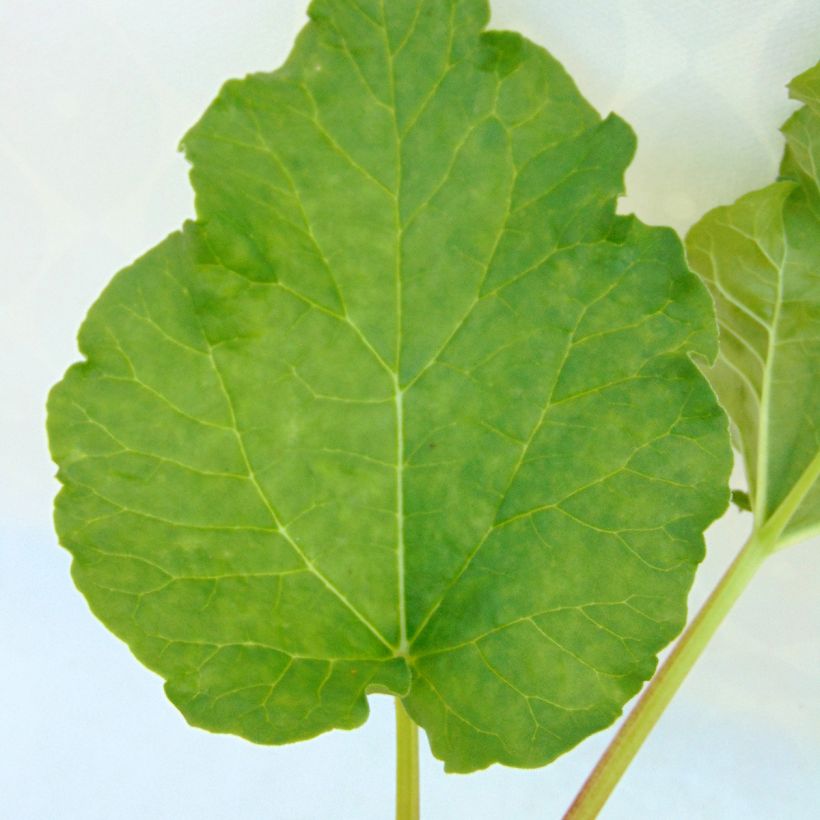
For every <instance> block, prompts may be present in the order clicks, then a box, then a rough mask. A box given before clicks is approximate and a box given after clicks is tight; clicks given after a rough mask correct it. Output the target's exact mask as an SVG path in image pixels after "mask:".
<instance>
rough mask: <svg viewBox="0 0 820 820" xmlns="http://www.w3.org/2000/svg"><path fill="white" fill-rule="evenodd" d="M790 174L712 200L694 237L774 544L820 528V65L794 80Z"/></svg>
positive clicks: (722, 367) (724, 370) (763, 523)
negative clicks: (726, 200)
mask: <svg viewBox="0 0 820 820" xmlns="http://www.w3.org/2000/svg"><path fill="white" fill-rule="evenodd" d="M790 89H791V94H792V97H794V98H795V99H797V100H800V101H802V102H803V103H805V105H804V106H803V107H801V108H800V109H799V110H798V111H796V112H795V113H794V114H793V115H792V116H791V117H790V119H789V120H788V121H787V122H786V124H785V125H784V127H783V133H784V135H785V137H786V151H785V155H784V159H783V164H782V168H781V178H780V181H778V182H775V183H773V184H771V185H769V186H767V187H766V188H762V189H761V190H758V191H753V192H752V193H749V194H746V195H745V196H743V197H741V198H740V199H739V200H738V201H737V202H735V203H734V204H733V205H728V206H724V207H721V208H716V209H715V210H713V211H710V212H709V213H708V214H707V215H706V216H705V217H704V218H703V219H702V220H701V221H700V222H699V223H698V224H697V225H695V227H694V228H692V230H691V232H690V234H689V237H688V239H687V250H688V254H689V260H690V262H691V264H692V266H693V268H694V269H695V270H696V271H697V272H698V273H699V274H700V275H701V276H702V277H703V279H704V281H705V282H706V284H707V285H708V287H709V289H710V291H711V292H712V296H713V297H714V298H715V302H716V304H717V315H718V321H719V323H720V337H721V341H720V353H719V358H718V361H717V363H716V364H715V365H714V367H712V368H711V369H709V370H708V371H707V372H708V376H709V378H710V380H711V381H712V384H713V385H714V387H715V389H716V390H717V392H718V395H719V396H720V399H721V401H722V402H723V404H724V406H725V407H726V409H727V410H728V412H729V415H730V416H731V418H732V421H733V422H734V427H735V433H736V440H737V443H738V446H739V448H740V449H741V451H742V452H743V456H744V460H745V462H746V468H747V474H748V479H749V487H750V491H751V496H752V505H753V510H754V513H755V519H756V524H755V525H756V527H757V528H758V529H763V528H765V527H768V528H769V529H771V530H772V532H771V538H770V539H769V540H771V541H772V544H771V545H770V546H771V547H772V548H776V547H778V546H785V545H786V544H791V543H795V542H797V541H801V540H803V539H805V538H808V537H810V536H811V535H813V534H816V533H817V532H820V485H818V482H817V478H818V475H820V379H818V374H820V330H818V328H820V174H819V173H818V168H820V64H818V65H817V66H815V67H814V68H812V69H810V70H809V71H806V72H805V73H804V74H802V75H800V76H799V77H797V78H796V79H795V80H793V81H792V83H791V85H790Z"/></svg>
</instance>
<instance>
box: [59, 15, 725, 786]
mask: <svg viewBox="0 0 820 820" xmlns="http://www.w3.org/2000/svg"><path fill="white" fill-rule="evenodd" d="M310 13H311V18H312V19H311V22H310V23H309V24H308V25H307V26H306V28H305V29H304V30H303V32H302V33H301V35H300V36H299V38H298V40H297V43H296V45H295V48H294V51H293V53H292V55H291V56H290V58H289V59H288V61H287V62H286V63H285V65H284V66H283V67H282V68H280V69H279V70H278V71H276V72H274V73H270V74H256V75H252V76H249V77H247V78H246V79H244V80H240V81H231V82H229V83H227V84H226V85H225V86H224V88H223V89H222V91H221V92H220V94H219V96H218V97H217V99H216V100H215V102H214V103H213V104H212V105H211V106H210V108H209V109H208V110H207V112H206V113H205V115H204V116H203V118H202V119H201V120H200V122H199V123H198V124H197V125H196V126H194V128H193V129H192V130H191V131H190V132H189V133H188V134H187V136H186V137H185V138H184V141H183V146H184V150H185V153H186V155H187V157H188V159H189V160H190V162H191V164H192V172H191V178H192V182H193V186H194V188H195V191H196V210H197V215H198V216H197V219H196V221H195V222H191V223H188V224H187V225H186V226H185V227H184V228H183V229H182V230H181V231H179V232H177V233H174V234H172V235H171V236H170V237H168V238H167V239H166V240H165V241H164V242H162V243H161V244H159V245H158V246H157V247H156V248H154V249H153V250H151V251H149V252H148V253H147V254H146V255H145V256H144V257H142V258H141V259H140V260H138V261H137V262H136V263H134V264H133V265H132V266H131V267H129V268H126V269H125V270H124V271H122V272H121V273H119V274H118V275H117V276H116V277H115V278H114V280H113V281H112V283H111V284H110V285H109V287H108V288H107V289H106V291H105V292H104V293H103V295H102V296H101V297H100V299H99V301H98V302H97V303H96V304H95V305H94V307H93V308H92V309H91V312H90V314H89V316H88V318H87V320H86V322H85V324H84V325H83V327H82V330H81V333H80V346H81V350H82V352H83V354H84V356H85V361H83V362H82V363H80V364H77V365H75V366H74V367H72V368H71V370H70V371H69V372H68V373H67V375H66V377H65V379H64V380H63V381H62V382H61V383H60V384H59V385H58V386H57V387H56V388H55V390H54V391H53V393H52V396H51V399H50V408H49V410H50V413H49V429H50V437H51V446H52V451H53V454H54V457H55V460H56V461H57V462H58V464H59V466H60V473H59V476H60V480H61V481H62V483H63V485H64V488H63V490H62V492H61V494H60V496H59V499H58V504H57V527H58V530H59V533H60V536H61V540H62V543H63V544H64V545H65V546H66V547H67V548H68V549H69V550H70V551H71V552H72V553H73V555H74V557H75V561H74V577H75V579H76V583H77V584H78V586H79V587H80V589H81V590H82V592H83V593H84V594H85V596H86V597H87V598H88V600H89V602H90V604H91V606H92V608H93V610H94V612H95V613H96V614H97V615H98V617H99V618H100V619H101V620H103V621H104V622H105V623H106V624H107V625H108V627H109V628H110V629H112V630H113V631H114V632H115V633H116V634H118V635H119V636H120V637H122V638H123V639H124V640H125V641H127V642H128V644H129V645H130V646H131V648H132V650H133V651H134V653H135V654H136V655H137V657H138V658H139V659H140V660H141V661H142V662H143V663H145V664H146V665H147V666H149V667H150V668H151V669H153V670H155V671H156V672H158V673H159V674H160V675H162V676H163V677H164V678H165V679H166V680H167V686H166V689H167V692H168V695H169V697H170V698H171V699H172V700H173V702H174V703H175V704H176V705H177V706H178V707H179V708H180V709H181V710H182V712H183V713H184V715H185V716H186V718H187V719H188V720H189V721H190V722H191V723H193V724H195V725H197V726H201V727H203V728H206V729H209V730H212V731H220V732H233V733H236V734H239V735H241V736H243V737H246V738H249V739H251V740H253V741H256V742H260V743H283V742H288V741H293V740H297V739H300V738H306V737H310V736H313V735H316V734H318V733H320V732H323V731H326V730H328V729H331V728H334V727H338V728H352V727H354V726H357V725H359V724H361V723H362V722H363V721H364V720H365V718H366V716H367V700H366V695H367V693H368V692H372V691H380V692H388V693H393V694H396V695H398V696H400V697H403V699H404V703H405V706H406V708H407V709H408V711H409V713H410V714H411V716H412V717H413V718H414V719H415V720H416V721H417V722H418V723H419V724H420V725H421V726H422V727H423V728H424V729H425V730H426V732H427V734H428V737H429V739H430V742H431V745H432V749H433V751H434V753H435V754H436V755H437V756H438V757H440V758H442V759H443V760H444V761H445V762H446V765H447V767H448V769H450V770H453V771H470V770H474V769H478V768H482V767H485V766H487V765H489V764H491V763H494V762H501V763H505V764H508V765H515V766H527V767H531V766H539V765H543V764H544V763H546V762H548V761H549V760H551V759H552V758H554V757H555V756H557V755H558V754H560V753H562V752H563V751H565V750H567V749H569V748H570V747H572V746H573V745H575V744H576V743H577V742H579V741H580V740H581V739H583V738H584V737H585V736H586V735H588V734H589V733H591V732H593V731H595V730H597V729H600V728H603V727H604V726H606V725H608V724H609V723H611V722H612V721H613V720H614V718H615V717H616V716H617V715H618V714H619V713H620V710H621V707H622V706H623V704H624V703H625V702H626V701H627V700H628V699H629V698H630V697H631V696H632V695H633V694H634V693H635V692H636V691H637V690H638V689H639V688H640V686H641V684H642V682H643V681H644V680H646V679H647V678H648V677H649V676H650V675H651V674H652V672H653V670H654V667H655V663H656V653H657V652H658V651H659V650H660V649H661V648H662V647H663V646H664V645H665V644H666V643H667V642H668V641H669V640H670V639H671V638H672V637H673V636H674V635H675V634H676V633H677V632H678V631H679V630H680V628H681V626H682V625H683V623H684V620H685V601H686V595H687V592H688V590H689V587H690V584H691V581H692V576H693V572H694V569H695V566H696V564H697V563H698V561H699V560H700V559H701V557H702V550H703V540H702V532H703V530H704V528H705V527H706V526H707V525H708V524H709V523H710V522H711V521H712V520H713V519H714V518H716V517H717V516H718V515H720V514H721V512H722V511H723V509H724V507H725V505H726V502H727V495H728V494H727V490H726V479H727V475H728V470H729V467H730V453H729V447H728V436H727V430H726V420H725V416H724V415H723V413H722V411H721V410H720V408H719V407H718V405H717V403H716V401H715V399H714V395H713V393H712V391H711V390H710V388H709V387H708V384H707V383H706V381H705V379H704V378H703V377H702V375H701V374H700V372H699V370H698V369H697V367H696V366H695V365H694V364H693V362H692V360H691V355H692V354H695V353H697V354H700V355H702V356H705V357H707V358H710V357H712V356H714V354H715V352H716V333H715V328H714V317H713V312H712V308H711V305H710V301H709V297H708V294H707V292H706V290H705V289H704V288H703V286H702V285H701V284H700V283H699V281H698V279H697V277H695V276H694V275H693V274H692V273H691V272H689V270H688V269H687V267H686V264H685V262H684V259H683V252H682V248H681V245H680V242H679V241H678V239H677V237H676V236H675V234H674V233H673V232H672V231H670V230H667V229H662V228H649V227H646V226H644V225H642V224H640V223H639V222H638V221H637V220H635V219H633V218H624V217H618V216H616V215H615V203H616V199H617V197H618V195H619V194H620V193H621V191H622V178H623V172H624V169H625V167H626V166H627V164H628V163H629V161H630V159H631V157H632V154H633V151H634V137H633V134H632V132H631V131H630V129H629V128H628V126H626V125H625V123H624V122H623V121H622V120H620V119H619V118H618V117H616V116H609V117H607V118H606V119H603V120H602V119H601V118H600V117H599V116H598V115H597V114H596V112H595V111H594V110H593V109H592V108H591V107H590V106H589V105H588V104H587V103H586V101H585V100H584V99H583V98H582V97H581V96H580V94H579V93H578V91H577V89H576V88H575V86H574V84H573V83H572V81H571V79H570V78H569V77H568V76H567V75H566V73H565V72H564V70H563V69H562V68H561V66H560V65H558V64H557V63H556V62H555V60H554V59H552V58H551V57H550V56H549V55H548V54H547V53H546V52H545V51H543V50H542V49H540V48H538V47H537V46H535V45H533V44H532V43H530V42H528V41H527V40H525V39H523V38H522V37H520V36H518V35H517V34H511V33H498V32H485V33H482V29H483V28H484V26H485V25H486V22H487V19H488V7H487V5H486V3H485V2H483V0H451V2H439V1H438V0H436V2H432V0H425V1H424V2H421V0H385V2H383V3H382V2H379V0H317V2H314V3H313V5H312V6H311V10H310Z"/></svg>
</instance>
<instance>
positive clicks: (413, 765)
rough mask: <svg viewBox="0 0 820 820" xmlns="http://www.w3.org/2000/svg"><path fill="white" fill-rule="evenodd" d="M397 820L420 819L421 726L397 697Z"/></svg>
mask: <svg viewBox="0 0 820 820" xmlns="http://www.w3.org/2000/svg"><path fill="white" fill-rule="evenodd" d="M396 820H419V727H418V726H416V724H415V723H414V722H413V719H412V718H411V717H410V715H408V714H407V711H406V710H405V708H404V706H403V705H402V702H401V700H400V699H399V698H396Z"/></svg>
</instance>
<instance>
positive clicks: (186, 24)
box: [0, 0, 820, 820]
mask: <svg viewBox="0 0 820 820" xmlns="http://www.w3.org/2000/svg"><path fill="white" fill-rule="evenodd" d="M304 4H305V0H231V2H228V0H220V1H219V2H217V0H141V2H139V3H136V2H125V0H72V2H65V0H63V2H57V1H56V0H53V2H49V1H48V0H26V1H25V2H23V0H0V250H2V260H3V262H2V267H0V283H1V284H2V297H0V390H2V396H3V399H2V402H0V431H2V433H0V436H2V439H1V441H2V447H1V448H0V664H2V667H1V668H2V674H0V738H2V740H1V741H0V742H1V743H2V746H1V747H0V817H3V818H9V820H29V819H30V818H31V819H36V820H53V819H56V820H110V819H111V818H117V820H131V819H132V818H134V819H136V818H140V820H187V819H188V818H198V819H199V818H202V820H210V819H211V818H236V820H256V819H257V818H259V820H262V818H287V819H288V820H290V819H291V818H294V819H297V818H298V819H301V818H304V819H305V820H314V818H315V819H316V820H321V818H343V819H344V818H389V817H390V815H391V812H392V799H393V798H392V789H393V772H392V768H393V745H392V744H393V740H392V704H391V703H390V701H389V700H388V699H386V698H373V699H372V707H373V714H372V717H371V719H370V721H369V722H368V723H367V724H366V726H365V727H364V728H362V729H360V730H358V731H356V732H353V733H341V732H334V733H332V734H330V735H325V736H323V737H321V738H319V739H317V740H313V741H310V742H308V743H303V744H299V745H295V746H288V747H282V748H265V747H255V746H252V745H250V744H248V743H245V742H244V741H240V740H238V739H236V738H232V737H223V736H214V735H209V734H206V733H204V732H201V731H199V730H195V729H191V728H188V727H187V726H186V725H185V723H184V721H183V720H182V718H181V717H180V716H179V714H178V713H177V712H176V711H175V710H174V708H173V707H172V706H171V705H170V704H169V703H168V702H167V701H166V700H165V698H164V696H163V694H162V690H161V685H160V684H161V682H160V680H159V679H158V678H156V677H155V676H154V675H152V674H151V673H150V672H148V671H146V670H145V669H143V668H142V667H141V666H140V665H139V664H138V663H137V662H136V661H135V660H134V659H133V658H132V657H131V656H130V654H129V652H128V651H127V649H126V648H125V647H124V646H123V645H122V644H120V643H119V642H118V641H117V640H116V639H115V638H113V637H112V636H111V635H110V634H108V633H107V632H106V631H105V630H104V629H103V627H102V626H101V625H100V624H98V623H97V622H96V621H95V620H94V619H93V617H92V616H91V615H90V613H89V612H88V610H87V608H86V606H85V603H84V601H83V600H82V598H81V597H80V595H79V594H78V593H77V592H76V590H75V589H74V588H73V586H72V585H71V582H70V579H69V576H68V556H67V554H66V553H64V552H63V551H62V550H60V549H59V548H58V547H57V544H56V540H55V538H54V535H53V533H52V529H51V522H50V515H51V511H50V508H51V499H52V496H53V494H54V492H55V490H56V484H55V482H54V480H53V478H52V473H53V467H52V466H51V464H50V461H49V459H48V454H47V450H46V443H45V435H44V431H43V418H44V411H43V404H44V401H45V396H46V392H47V390H48V388H49V386H50V385H51V384H52V383H53V382H55V381H57V380H58V379H59V378H60V375H61V373H62V371H63V370H64V369H65V367H66V366H67V365H68V364H69V363H70V362H71V361H72V360H74V359H75V358H76V356H77V353H76V349H75V341H74V336H75V333H76V330H77V328H78V326H79V324H80V322H81V320H82V317H83V315H84V313H85V310H86V309H87V307H88V306H89V305H90V304H91V302H92V301H93V299H94V298H95V297H96V296H97V294H98V293H99V291H100V290H101V289H102V287H103V286H104V285H105V283H106V282H107V281H108V279H109V278H110V277H111V275H112V274H113V273H114V272H115V271H116V270H117V269H119V268H120V267H122V266H124V265H125V264H126V263H127V262H129V261H130V260H131V259H133V258H134V257H135V256H137V255H138V254H140V253H142V252H143V251H144V250H146V249H147V248H148V247H150V246H152V245H154V244H155V243H156V242H157V241H158V240H159V239H161V238H162V237H163V236H164V235H165V234H166V233H168V232H169V231H171V230H173V229H174V228H175V227H176V226H177V225H178V224H179V223H180V222H181V221H182V219H183V218H184V217H187V216H190V215H192V205H191V202H192V197H191V192H190V190H189V187H188V183H187V178H186V167H185V163H184V161H183V160H182V158H181V157H180V156H179V155H178V154H176V153H175V150H174V149H175V146H176V143H177V140H178V139H179V137H180V136H181V135H182V134H183V133H184V131H185V130H186V129H187V128H188V126H190V125H191V124H192V123H193V122H194V121H195V120H196V119H197V118H198V116H199V114H200V113H201V112H202V110H203V109H204V108H205V106H206V105H207V103H208V102H209V101H210V99H211V98H212V97H213V96H214V94H215V93H216V91H217V89H218V87H219V86H220V84H221V83H222V81H224V80H225V79H227V78H229V77H235V76H241V75H243V74H244V73H246V72H248V71H252V70H267V69H272V68H274V67H276V66H277V65H278V64H279V63H280V62H281V61H282V59H283V58H284V57H285V55H286V53H287V51H288V50H289V47H290V43H291V42H292V39H293V36H294V34H295V33H296V31H297V30H298V29H299V27H300V26H301V25H302V23H303V20H304ZM493 23H494V25H495V26H496V27H503V28H513V29H517V30H519V31H523V32H524V33H526V34H527V35H528V36H529V37H531V38H532V39H534V40H536V41H537V42H539V43H541V44H543V45H545V46H546V47H547V48H549V49H550V50H551V51H552V52H553V53H554V54H555V55H556V56H557V57H558V58H559V59H561V60H562V61H563V62H564V64H565V65H566V66H567V68H568V69H569V71H570V73H572V74H573V76H574V77H575V78H576V80H577V81H578V83H579V86H580V87H581V89H582V91H583V92H584V93H585V94H586V95H587V96H588V97H589V98H590V99H591V101H592V102H593V103H594V104H595V105H596V106H597V107H598V108H599V109H600V110H601V111H602V112H606V111H609V110H611V109H614V110H617V111H618V112H619V113H620V114H621V115H623V116H624V117H625V118H626V119H627V120H628V121H629V122H631V124H632V125H633V127H634V128H635V129H636V131H637V133H638V135H639V138H640V146H639V149H638V154H637V158H636V160H635V163H634V164H633V166H632V168H631V169H630V171H629V174H628V177H627V183H628V186H629V198H628V200H626V206H627V208H629V209H634V210H636V211H637V213H638V214H639V215H640V216H641V217H642V218H644V219H645V220H647V221H649V222H653V223H666V224H672V225H674V226H675V227H677V228H679V229H685V228H687V227H688V226H689V225H690V224H691V223H692V222H693V221H694V220H695V219H696V218H697V217H698V216H699V215H700V214H702V213H703V212H704V211H705V210H707V209H709V208H711V207H713V206H714V205H717V204H720V203H724V202H727V201H731V200H732V199H734V198H735V197H736V196H738V195H739V194H741V193H743V192H744V191H746V190H748V189H750V188H753V187H757V186H760V185H763V184H766V183H767V182H769V181H770V180H771V179H772V178H773V177H774V174H775V171H776V167H777V160H778V158H779V155H780V151H781V140H780V138H779V135H778V133H777V127H778V126H779V124H780V123H781V122H782V121H783V119H784V118H785V117H786V116H787V114H788V113H789V111H791V110H792V109H793V105H792V104H790V103H788V102H787V100H786V95H785V91H784V88H783V86H784V84H785V83H786V82H787V81H788V80H789V79H790V78H791V77H792V76H793V75H795V74H797V73H798V72H800V71H802V70H804V69H805V68H807V67H808V66H810V65H811V64H813V63H814V62H815V61H816V60H817V59H818V58H820V4H818V3H817V0H746V1H745V2H741V1H740V0H737V1H735V0H711V2H710V1H709V0H696V1H695V2H677V3H675V2H659V1H658V2H653V1H652V0H618V1H617V2H615V1H614V0H590V1H588V2H584V1H583V0H578V2H572V3H571V2H558V0H553V1H550V0H495V3H494V18H493ZM736 480H737V481H741V480H742V479H741V478H740V477H738V478H737V479H736ZM748 525H749V521H748V517H741V516H740V515H738V514H737V513H730V514H729V515H728V516H727V518H726V519H725V520H724V521H723V522H721V523H719V524H718V525H716V526H715V527H713V529H712V530H711V531H710V533H709V546H710V555H709V558H708V559H707V563H706V564H705V566H704V568H703V570H702V572H701V574H700V576H699V579H698V583H697V586H696V590H695V592H694V593H693V604H697V603H699V602H700V601H701V600H702V598H703V596H704V593H705V591H707V590H708V589H709V588H710V587H711V586H712V585H714V583H715V581H716V579H717V577H718V574H719V573H720V571H721V569H722V567H723V566H725V565H726V563H727V562H728V560H730V559H731V557H732V556H733V554H734V553H735V552H736V550H737V548H738V547H739V545H740V543H741V541H742V539H743V537H744V532H745V530H746V528H747V527H748ZM818 570H820V551H818V544H817V543H815V544H808V545H803V546H800V547H796V548H793V549H792V550H791V551H789V552H787V553H785V554H782V555H780V556H777V557H776V558H774V559H772V560H770V562H769V563H768V565H767V566H765V567H764V569H763V571H762V572H761V575H760V576H759V577H758V578H757V579H756V580H755V582H754V583H753V585H752V587H751V589H750V590H749V591H748V592H747V594H746V595H745V596H744V598H743V600H742V601H741V603H740V604H739V605H738V607H737V608H736V610H735V611H734V612H733V613H732V614H731V616H730V619H729V620H728V621H727V623H726V624H725V625H724V627H723V629H722V630H721V632H720V633H719V635H718V637H717V638H716V639H715V641H714V642H713V645H712V646H711V647H710V648H709V650H708V651H707V652H706V654H705V655H704V657H703V658H702V660H701V662H700V664H699V665H698V667H697V669H696V670H695V671H694V673H693V674H692V675H691V677H690V679H689V680H688V681H687V683H686V685H685V687H684V689H683V690H682V691H681V693H680V695H679V696H678V698H677V699H676V700H675V702H674V704H673V706H672V707H671V708H670V709H669V710H668V712H667V714H666V715H665V716H664V718H663V720H662V721H661V723H660V724H659V726H658V728H657V730H656V731H655V732H654V734H653V735H652V737H651V739H650V741H649V742H648V743H647V744H646V745H645V747H644V748H643V750H642V751H641V752H640V754H639V756H638V758H637V760H636V762H635V763H634V765H633V766H632V768H631V770H630V771H629V773H628V775H627V776H626V778H625V779H624V781H623V782H622V784H621V786H620V787H619V789H618V791H617V792H616V794H615V796H614V797H613V798H612V800H611V802H610V804H609V806H608V807H607V809H606V810H605V811H604V813H603V817H604V818H608V820H616V819H617V818H621V819H622V820H643V818H646V820H655V819H656V818H661V820H665V819H666V818H672V819H673V820H677V819H678V818H680V820H694V819H696V818H709V819H710V820H711V818H715V820H718V818H719V819H720V820H724V819H725V818H730V819H731V818H743V820H747V818H752V819H754V818H761V819H762V818H778V819H779V818H815V817H818V816H820V798H818V792H820V782H818V780H819V779H818V773H819V772H820V704H819V703H818V699H819V698H818V694H819V693H820V651H818V635H819V634H820V605H819V604H818V596H817V578H818ZM607 738H608V733H604V734H601V735H598V736H596V737H594V738H592V739H590V740H589V741H587V742H586V743H585V744H582V745H581V746H580V747H579V748H578V749H576V750H575V751H573V752H572V753H570V754H568V755H566V756H565V757H563V758H562V759H560V760H559V761H558V762H556V763H555V764H553V765H552V766H550V767H548V768H546V769H542V770H539V771H530V772H526V771H517V770H510V769H502V768H500V767H494V768H492V769H491V770H489V771H487V772H483V773H479V774H475V775H471V776H467V777H464V776H445V775H444V774H443V772H442V769H441V766H440V764H439V763H438V762H437V761H435V760H434V759H433V758H432V757H431V756H430V754H429V751H428V750H427V749H426V747H425V748H424V749H423V762H422V790H423V796H422V800H423V814H424V817H426V818H442V819H443V818H447V820H449V819H450V818H453V819H454V820H461V818H469V819H470V820H479V819H480V818H548V819H551V818H559V817H560V815H561V812H562V810H563V809H564V808H565V807H566V805H567V804H568V802H569V800H570V799H571V797H572V795H573V794H574V792H575V790H576V788H577V787H578V786H579V785H580V784H581V782H582V780H583V778H584V776H585V774H586V772H587V771H588V770H589V769H590V767H591V766H592V764H593V762H594V761H595V760H596V759H597V756H598V754H599V753H600V752H601V751H602V750H603V748H604V746H605V744H606V742H607Z"/></svg>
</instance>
